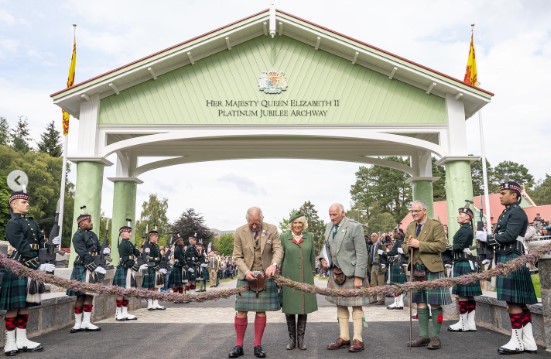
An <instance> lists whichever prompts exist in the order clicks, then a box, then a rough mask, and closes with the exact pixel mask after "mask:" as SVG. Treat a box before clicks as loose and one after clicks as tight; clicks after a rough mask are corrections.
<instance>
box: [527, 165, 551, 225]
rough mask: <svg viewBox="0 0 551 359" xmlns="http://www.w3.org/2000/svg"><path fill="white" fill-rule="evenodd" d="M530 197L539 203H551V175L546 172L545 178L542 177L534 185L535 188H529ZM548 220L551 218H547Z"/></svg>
mask: <svg viewBox="0 0 551 359" xmlns="http://www.w3.org/2000/svg"><path fill="white" fill-rule="evenodd" d="M528 194H529V195H530V197H531V198H532V199H533V200H534V202H536V204H537V205H540V206H541V205H545V204H551V176H550V175H548V174H545V179H540V180H539V181H537V182H536V184H535V185H534V189H533V190H528ZM545 219H546V220H548V219H549V218H545Z"/></svg>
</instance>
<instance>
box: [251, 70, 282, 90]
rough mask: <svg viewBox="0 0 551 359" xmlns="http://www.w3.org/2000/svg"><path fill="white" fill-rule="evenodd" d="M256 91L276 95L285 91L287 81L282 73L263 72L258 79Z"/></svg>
mask: <svg viewBox="0 0 551 359" xmlns="http://www.w3.org/2000/svg"><path fill="white" fill-rule="evenodd" d="M258 89H259V90H260V91H263V92H264V93H267V94H278V93H281V92H282V91H285V90H287V79H286V78H285V72H283V71H264V72H262V73H261V74H260V76H259V78H258Z"/></svg>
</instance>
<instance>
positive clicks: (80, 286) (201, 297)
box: [0, 243, 551, 302]
mask: <svg viewBox="0 0 551 359" xmlns="http://www.w3.org/2000/svg"><path fill="white" fill-rule="evenodd" d="M545 253H551V243H549V244H546V245H544V246H540V247H538V248H536V249H534V250H533V251H532V253H529V254H525V255H522V256H520V257H518V258H516V259H514V260H512V261H509V262H507V263H498V264H497V265H496V266H495V268H493V269H490V270H487V271H484V272H481V273H471V274H466V275H463V276H460V277H455V278H442V279H437V280H433V281H424V282H408V283H404V284H395V285H386V286H380V287H372V288H361V289H349V290H339V289H329V288H319V287H316V286H313V285H310V284H305V283H299V282H295V281H292V280H290V279H288V278H285V277H282V276H280V275H277V274H276V275H275V276H274V279H275V281H276V283H277V284H278V285H280V286H288V287H290V288H293V289H297V290H300V291H303V292H307V293H316V294H320V295H324V296H333V297H368V296H373V295H376V294H385V295H386V294H401V293H405V292H408V291H410V290H413V291H416V290H420V289H425V288H449V287H452V286H454V285H465V284H469V283H472V282H475V281H477V280H484V279H490V278H491V277H494V276H496V275H507V274H509V273H511V272H514V271H515V270H517V269H519V268H521V267H523V266H525V265H526V264H528V263H531V264H535V263H536V262H537V261H538V259H539V258H540V257H541V256H542V255H543V254H545ZM0 267H3V268H7V269H10V270H11V271H12V272H13V273H14V274H15V275H17V276H23V277H28V278H32V279H34V280H36V281H39V282H43V283H49V284H53V285H55V286H58V287H62V288H65V289H71V290H73V291H79V292H85V293H96V294H111V295H116V296H124V297H135V298H140V299H158V300H160V301H166V302H172V301H190V302H204V301H207V300H217V299H221V298H228V297H231V296H233V295H238V294H240V293H241V292H243V291H245V290H247V288H246V287H240V288H234V289H223V290H216V291H209V292H206V293H201V294H181V293H161V292H155V291H149V290H147V289H140V288H121V287H118V286H112V285H104V284H97V283H94V284H92V283H84V282H80V281H77V280H71V279H65V278H61V277H57V276H55V275H51V274H47V273H45V272H39V271H36V270H32V269H29V268H27V267H25V266H24V265H22V264H21V263H19V262H17V261H14V260H12V259H9V258H7V257H6V256H5V255H3V254H1V253H0Z"/></svg>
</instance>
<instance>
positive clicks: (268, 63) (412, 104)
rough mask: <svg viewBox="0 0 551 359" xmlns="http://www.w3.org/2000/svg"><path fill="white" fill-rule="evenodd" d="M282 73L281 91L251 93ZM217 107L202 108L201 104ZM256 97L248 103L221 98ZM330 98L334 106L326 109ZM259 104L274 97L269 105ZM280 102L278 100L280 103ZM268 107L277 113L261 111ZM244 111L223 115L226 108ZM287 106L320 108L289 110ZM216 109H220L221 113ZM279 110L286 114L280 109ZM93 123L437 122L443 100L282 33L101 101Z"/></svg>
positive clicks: (443, 116)
mask: <svg viewBox="0 0 551 359" xmlns="http://www.w3.org/2000/svg"><path fill="white" fill-rule="evenodd" d="M270 70H275V71H284V72H285V73H286V77H287V82H288V88H287V90H286V91H284V92H283V93H281V94H275V95H274V94H265V93H263V92H261V91H259V90H258V77H259V75H260V73H261V72H262V71H270ZM209 100H212V101H221V103H222V105H221V106H207V101H209ZM232 100H235V101H258V104H255V105H252V106H250V107H243V108H237V107H233V106H229V105H227V104H226V101H232ZM293 100H296V101H300V100H308V101H310V100H327V101H331V104H332V106H330V107H315V106H294V107H293V106H291V101H293ZM335 100H336V101H338V103H339V106H334V104H335ZM262 101H281V102H282V103H280V104H278V105H276V106H274V107H273V108H266V107H263V106H262V105H261V102H262ZM285 102H286V104H285ZM268 109H269V110H275V111H277V113H278V114H280V116H274V115H272V114H271V115H266V112H264V113H263V112H262V110H268ZM232 110H237V111H239V110H242V111H246V112H244V113H239V114H235V113H234V115H233V116H228V115H227V114H228V113H227V112H226V111H232ZM294 110H300V111H308V110H313V111H325V112H310V113H306V115H304V116H303V115H293V112H292V111H294ZM220 111H224V112H223V114H226V115H221V114H220ZM285 111H286V112H285ZM99 122H100V125H150V124H156V125H193V124H200V125H206V124H221V125H225V124H243V125H252V124H255V125H258V124H304V125H317V124H322V125H327V124H334V125H368V126H369V125H373V126H380V125H383V126H392V125H404V124H427V125H434V124H445V123H446V110H445V102H444V99H443V98H441V97H438V96H435V95H427V94H426V93H425V92H424V91H423V90H420V89H418V88H415V87H413V86H410V85H408V84H405V83H403V82H400V81H398V80H390V79H389V78H388V77H387V76H385V75H381V74H379V73H377V72H374V71H372V70H369V69H366V68H364V67H362V66H359V65H352V64H351V63H350V61H347V60H344V59H342V58H339V57H337V56H335V55H332V54H330V53H327V52H324V51H321V50H317V51H316V50H315V49H314V48H313V47H311V46H308V45H305V44H303V43H301V42H298V41H295V40H293V39H290V38H288V37H285V36H283V37H276V38H275V39H272V38H270V37H265V36H261V37H257V38H255V39H253V40H250V41H248V42H246V43H243V44H241V45H238V46H235V47H233V48H232V49H231V50H230V51H223V52H221V53H217V54H215V55H213V56H210V57H207V58H204V59H201V60H199V61H196V62H195V64H194V65H187V66H184V67H182V68H180V69H177V70H174V71H172V72H169V73H166V74H164V75H162V76H159V77H158V78H157V80H149V81H146V82H144V83H141V84H139V85H137V86H134V87H132V88H129V89H126V90H124V91H122V92H121V93H120V94H119V95H112V96H108V97H106V98H104V99H102V100H101V106H100V119H99Z"/></svg>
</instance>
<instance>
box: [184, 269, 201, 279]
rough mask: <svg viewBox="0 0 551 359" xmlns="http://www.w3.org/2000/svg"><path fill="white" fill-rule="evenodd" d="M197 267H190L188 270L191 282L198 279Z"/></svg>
mask: <svg viewBox="0 0 551 359" xmlns="http://www.w3.org/2000/svg"><path fill="white" fill-rule="evenodd" d="M197 274H198V273H197V268H195V267H189V268H188V269H187V270H186V279H187V280H188V281H190V282H195V281H196V280H197Z"/></svg>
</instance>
